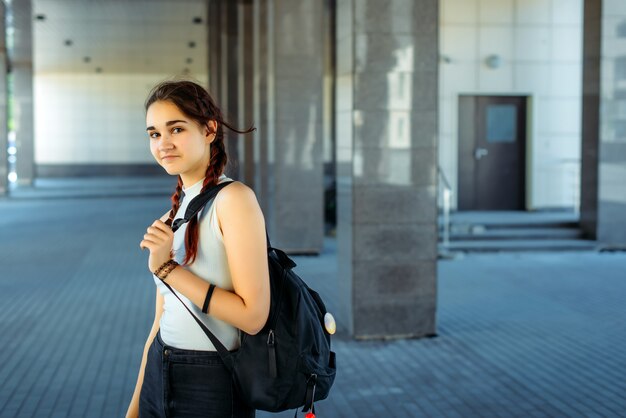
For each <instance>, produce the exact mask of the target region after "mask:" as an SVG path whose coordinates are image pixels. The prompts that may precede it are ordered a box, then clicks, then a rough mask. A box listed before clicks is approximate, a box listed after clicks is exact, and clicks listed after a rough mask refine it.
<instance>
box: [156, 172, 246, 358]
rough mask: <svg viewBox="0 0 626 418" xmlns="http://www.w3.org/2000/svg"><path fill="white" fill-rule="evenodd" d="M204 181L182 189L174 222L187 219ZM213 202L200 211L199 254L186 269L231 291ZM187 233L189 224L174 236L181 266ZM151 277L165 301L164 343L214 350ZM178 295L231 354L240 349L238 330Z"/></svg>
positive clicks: (184, 347) (175, 253)
mask: <svg viewBox="0 0 626 418" xmlns="http://www.w3.org/2000/svg"><path fill="white" fill-rule="evenodd" d="M228 180H232V179H231V178H229V177H226V175H225V174H222V175H221V176H220V177H219V179H218V183H222V182H223V181H228ZM203 182H204V178H203V179H202V180H200V181H198V182H197V183H196V184H194V185H192V186H189V187H188V188H187V189H185V188H184V187H183V191H184V193H185V194H184V196H183V199H182V202H181V204H180V207H179V208H178V212H177V213H176V216H175V217H174V219H177V218H182V217H184V215H185V210H186V209H187V206H188V205H189V202H190V201H191V199H193V198H194V197H196V196H197V195H198V194H200V190H201V189H202V183H203ZM214 202H215V199H213V200H210V201H209V202H208V203H207V205H206V206H205V207H204V208H203V209H202V210H201V211H200V212H199V215H198V216H199V219H200V224H199V228H200V229H199V234H198V237H199V238H198V253H197V255H196V259H195V261H194V262H193V263H192V264H190V265H189V266H187V267H185V268H186V269H188V270H190V271H191V272H192V273H194V274H196V275H197V276H199V277H201V278H203V279H204V280H206V281H207V282H208V283H214V284H215V285H216V286H217V287H219V288H221V289H226V290H230V291H232V290H233V283H232V279H231V276H230V270H229V268H228V261H227V258H226V250H225V248H224V241H223V236H222V233H221V231H220V228H219V225H218V222H217V215H216V213H215V204H214ZM186 230H187V223H185V224H183V226H181V227H180V228H179V229H178V230H177V231H176V232H175V233H174V243H173V244H172V249H173V250H174V259H175V260H176V261H178V262H179V263H182V261H183V259H184V258H185V243H184V237H185V231H186ZM152 277H153V279H154V282H155V283H156V285H157V288H158V289H159V291H160V292H161V294H162V295H163V298H164V303H163V314H162V316H161V320H160V323H159V324H160V330H161V338H162V339H163V341H164V342H165V343H166V344H168V345H171V346H172V347H176V348H182V349H187V350H208V351H215V350H216V349H215V346H214V345H213V343H212V342H211V340H210V339H209V337H207V336H206V334H205V333H204V331H202V328H200V326H199V325H198V323H197V322H196V321H195V320H194V319H193V318H192V317H191V315H190V314H189V312H188V311H187V310H186V309H185V307H184V306H183V305H182V303H180V300H178V299H177V298H176V296H174V295H173V294H172V292H170V290H169V289H168V288H167V287H166V286H165V285H164V284H163V283H162V282H161V280H160V279H159V278H158V277H156V276H155V275H154V274H153V275H152ZM174 291H176V289H174ZM177 294H178V296H179V297H180V298H181V299H182V300H183V301H184V302H185V304H186V305H187V306H188V307H189V309H191V311H192V312H193V313H194V314H195V315H196V316H197V317H198V318H199V319H200V320H201V321H202V322H203V323H204V325H206V326H207V328H209V329H210V330H211V332H212V333H213V334H215V336H216V337H217V338H219V340H220V341H221V342H222V344H224V346H225V347H226V348H227V349H228V350H229V351H232V350H235V349H237V348H239V345H240V342H241V340H240V331H239V329H238V328H236V327H234V326H232V325H230V324H228V323H226V322H224V321H221V320H219V319H217V318H214V317H213V316H211V315H207V314H205V313H203V312H202V309H201V308H200V307H198V306H196V305H194V304H193V302H191V301H190V300H189V299H188V298H186V297H185V296H184V295H183V294H181V293H180V292H177Z"/></svg>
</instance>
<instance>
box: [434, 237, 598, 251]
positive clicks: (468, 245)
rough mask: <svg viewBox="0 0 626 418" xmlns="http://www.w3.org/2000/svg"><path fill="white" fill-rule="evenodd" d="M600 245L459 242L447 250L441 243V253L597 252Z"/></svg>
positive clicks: (568, 241)
mask: <svg viewBox="0 0 626 418" xmlns="http://www.w3.org/2000/svg"><path fill="white" fill-rule="evenodd" d="M597 249H598V243H597V242H596V241H591V240H583V239H576V240H574V239H545V240H527V239H509V240H480V241H479V240H458V241H451V242H450V244H449V245H448V247H447V248H446V247H445V246H443V244H441V243H439V253H440V254H441V253H445V252H498V251H503V252H504V251H596V250H597Z"/></svg>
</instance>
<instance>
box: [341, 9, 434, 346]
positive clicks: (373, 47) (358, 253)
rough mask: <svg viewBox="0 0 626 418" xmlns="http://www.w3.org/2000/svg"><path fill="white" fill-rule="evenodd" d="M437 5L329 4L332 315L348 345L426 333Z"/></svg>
mask: <svg viewBox="0 0 626 418" xmlns="http://www.w3.org/2000/svg"><path fill="white" fill-rule="evenodd" d="M438 32H439V2H438V1H437V0H394V1H390V2H385V5H384V7H381V4H380V2H379V1H376V0H338V2H337V39H336V47H337V78H336V98H337V99H336V100H337V102H336V140H337V181H338V189H337V203H338V211H337V212H338V257H337V258H338V261H339V285H340V289H339V291H340V303H339V305H340V307H342V308H343V311H342V312H341V313H340V317H341V319H342V322H345V323H346V326H347V328H348V329H347V331H348V332H349V333H350V334H351V335H353V336H354V337H356V338H380V337H386V338H398V337H421V336H428V335H433V334H434V333H435V308H436V276H437V123H438V122H437V119H438V117H437V115H438V91H437V88H438V54H439V47H438V43H439V35H438Z"/></svg>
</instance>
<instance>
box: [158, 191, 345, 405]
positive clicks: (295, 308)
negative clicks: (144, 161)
mask: <svg viewBox="0 0 626 418" xmlns="http://www.w3.org/2000/svg"><path fill="white" fill-rule="evenodd" d="M230 183H232V181H226V182H223V183H220V184H218V185H216V186H214V187H211V188H209V189H208V190H205V191H204V192H203V193H200V194H199V195H198V196H196V197H195V198H193V199H192V200H191V202H189V205H188V206H187V210H186V211H185V217H184V219H183V218H178V219H175V220H174V222H173V224H172V230H173V231H176V230H177V229H178V228H180V226H181V225H182V224H184V223H185V222H188V221H189V219H191V218H192V217H193V216H196V214H197V213H198V212H199V211H200V209H202V208H203V207H204V206H205V204H206V203H207V202H208V201H210V200H211V199H213V198H215V196H217V193H218V192H219V191H220V190H221V189H222V188H223V187H225V186H227V185H228V184H230ZM265 233H266V238H267V252H268V257H267V258H268V264H269V275H270V292H271V301H270V313H269V317H268V321H267V323H266V324H265V326H264V327H263V329H262V330H261V331H260V332H259V333H258V334H256V335H250V334H247V333H245V332H244V331H241V346H240V347H239V348H238V349H237V350H235V351H232V352H229V351H228V350H227V349H226V347H224V345H223V344H222V343H221V342H220V341H219V339H218V338H217V337H215V335H213V333H212V332H211V331H209V329H208V328H207V327H206V326H205V325H204V323H203V322H202V321H200V320H199V319H198V318H197V317H196V316H195V315H194V314H193V313H192V312H191V310H190V309H189V308H188V307H187V305H185V304H184V303H183V305H184V306H185V308H186V309H187V310H188V311H189V313H190V314H191V315H192V316H193V317H194V319H195V320H196V322H197V323H198V325H200V327H202V329H203V331H204V333H205V334H206V335H207V337H209V339H210V340H211V341H212V342H213V345H214V346H215V348H216V349H217V351H218V353H219V354H220V357H221V358H222V360H223V361H224V363H225V364H226V366H227V367H228V369H229V370H230V371H231V373H232V377H233V381H234V383H235V385H234V386H235V387H236V390H238V392H239V396H240V397H241V399H242V400H244V401H245V402H246V403H247V404H248V405H249V406H251V407H253V408H255V409H259V410H263V411H269V412H280V411H285V410H288V409H292V408H299V407H301V406H303V409H302V412H307V411H309V410H311V412H313V414H315V406H314V404H313V402H314V401H319V400H322V399H326V397H327V396H328V393H329V391H330V388H331V386H332V385H333V382H334V380H335V372H336V365H335V352H333V351H331V349H330V334H328V332H327V331H326V329H325V327H324V315H325V314H326V312H327V311H326V307H325V306H324V303H323V302H322V299H321V298H320V296H319V295H318V293H317V292H315V291H314V290H312V289H311V288H309V287H308V286H307V284H306V283H305V282H304V281H303V280H302V279H301V278H300V277H298V275H297V274H296V273H294V271H293V268H294V267H295V266H296V263H294V262H293V260H291V259H290V258H289V257H288V256H287V254H285V253H284V252H283V251H281V250H279V249H278V248H273V247H272V246H271V244H270V240H269V236H268V235H267V231H266V232H265ZM163 283H164V284H165V285H166V286H167V287H168V288H169V289H170V291H171V292H172V293H173V294H174V295H175V296H176V297H177V298H178V299H179V300H180V301H181V303H182V302H183V301H182V300H181V299H180V297H178V295H177V294H176V292H174V290H173V289H172V288H171V287H170V286H169V285H168V284H167V283H165V282H163ZM297 412H298V411H297V410H296V411H295V414H294V417H295V415H296V414H297Z"/></svg>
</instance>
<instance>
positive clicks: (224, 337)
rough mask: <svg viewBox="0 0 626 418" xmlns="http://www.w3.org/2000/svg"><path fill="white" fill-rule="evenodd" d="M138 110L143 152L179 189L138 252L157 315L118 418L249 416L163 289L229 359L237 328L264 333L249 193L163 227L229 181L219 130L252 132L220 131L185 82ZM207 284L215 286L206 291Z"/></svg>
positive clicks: (234, 194) (228, 194) (160, 91)
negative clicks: (143, 253)
mask: <svg viewBox="0 0 626 418" xmlns="http://www.w3.org/2000/svg"><path fill="white" fill-rule="evenodd" d="M145 108H146V126H147V133H148V137H149V141H150V151H151V153H152V155H153V156H154V158H155V160H156V161H157V163H159V165H161V166H162V167H163V168H164V169H165V171H166V172H167V173H168V174H170V175H175V176H177V177H178V185H177V187H176V191H175V192H174V194H173V195H172V198H171V201H172V208H171V210H169V211H168V212H166V213H165V214H164V215H163V216H162V217H161V219H157V220H155V221H154V222H153V223H152V225H150V226H149V227H148V228H147V230H146V234H145V235H144V236H143V240H142V241H141V243H140V244H139V246H140V247H141V248H142V249H146V248H147V249H148V250H150V256H149V260H148V269H149V270H150V271H151V272H152V273H153V276H152V277H153V279H154V282H155V283H156V289H157V290H156V312H155V316H154V323H153V325H152V329H151V330H150V334H149V335H148V339H147V341H146V345H145V347H144V351H143V358H142V361H141V367H140V369H139V376H138V379H137V385H136V387H135V392H134V393H133V397H132V400H131V403H130V406H129V408H128V412H127V415H126V416H127V417H137V416H139V417H140V418H148V417H168V418H174V417H203V418H226V417H246V418H248V417H254V416H255V410H254V409H251V408H249V407H247V406H246V405H244V404H243V403H242V402H241V401H240V400H239V399H238V397H237V393H236V392H235V391H234V390H233V389H234V388H233V387H232V382H231V377H230V373H229V372H228V370H227V369H226V366H225V365H224V363H223V362H222V360H221V358H220V356H219V354H218V353H217V351H216V349H215V347H214V346H213V344H212V343H211V340H209V338H208V337H207V336H206V334H204V332H203V331H202V329H201V328H200V326H199V325H198V324H197V323H196V322H195V320H194V319H193V318H192V317H191V315H190V314H189V312H187V310H186V309H185V307H184V306H182V304H181V303H180V301H179V300H178V299H177V298H176V297H175V295H174V294H172V293H171V292H170V291H169V289H168V288H167V287H166V286H165V285H164V284H163V283H162V282H161V280H164V281H165V282H166V283H168V284H169V285H170V286H171V287H172V288H173V289H174V291H175V292H176V293H178V295H179V297H180V298H181V299H183V301H185V304H186V305H187V306H188V307H189V308H190V309H191V310H192V311H193V312H194V313H195V314H196V316H197V317H198V318H200V319H201V320H202V321H203V322H204V324H205V325H206V326H207V327H208V328H209V329H210V330H211V331H212V332H213V333H214V334H215V335H216V336H217V337H218V338H219V339H220V341H221V342H222V344H224V346H226V348H227V349H228V350H230V351H233V350H236V349H237V348H238V347H239V344H240V330H243V331H244V332H246V333H248V334H256V333H258V332H259V331H260V330H261V328H263V326H264V325H265V322H266V321H267V317H268V315H269V305H270V289H269V267H268V264H267V250H266V238H265V221H264V218H263V213H262V211H261V208H260V207H259V204H258V202H257V200H256V196H255V194H254V192H253V191H252V189H250V188H249V187H248V186H246V185H245V184H243V183H241V182H233V183H231V184H229V185H228V186H226V187H224V188H223V189H222V190H221V191H220V192H219V193H218V195H217V196H216V197H215V199H213V200H212V201H209V202H208V203H207V205H206V206H205V207H204V208H203V209H202V211H201V212H200V213H199V214H198V216H197V217H195V218H194V219H192V220H191V221H189V222H188V223H186V224H183V226H182V227H180V228H179V229H178V230H177V231H176V233H173V232H172V230H171V228H170V225H171V223H172V221H173V220H174V219H177V218H182V217H183V216H184V214H185V209H186V208H187V205H188V204H189V202H190V201H191V200H192V199H193V198H194V197H195V196H197V195H198V194H200V193H201V192H202V191H203V190H205V189H206V188H208V187H211V186H213V185H216V184H218V183H221V182H223V181H226V180H231V179H230V178H229V177H227V176H226V175H225V174H223V170H224V166H225V165H226V162H227V156H226V152H225V150H224V128H229V129H231V130H233V131H235V132H238V133H247V132H250V131H252V130H253V129H249V130H247V131H239V130H237V129H235V128H233V127H231V126H230V125H229V124H227V123H226V122H225V121H224V119H223V117H222V112H221V111H220V109H219V108H218V107H217V106H216V104H215V102H214V100H213V99H212V98H211V96H210V95H209V94H208V93H207V91H206V90H205V89H204V88H203V87H201V86H200V85H198V84H196V83H194V82H191V81H167V82H163V83H161V84H159V85H157V86H155V87H154V88H153V90H152V91H151V92H150V95H149V97H148V99H147V101H146V104H145ZM171 260H174V261H171ZM162 266H165V267H164V268H161V267H162ZM159 268H161V270H160V271H159V270H158V269H159ZM211 284H214V285H216V286H217V287H215V288H214V289H213V292H212V293H209V292H208V290H209V287H210V285H211ZM209 294H210V295H211V296H210V297H209V298H208V301H209V304H208V309H207V313H204V312H203V311H202V308H203V306H204V304H205V300H206V299H207V297H208V296H209Z"/></svg>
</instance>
